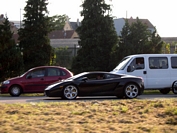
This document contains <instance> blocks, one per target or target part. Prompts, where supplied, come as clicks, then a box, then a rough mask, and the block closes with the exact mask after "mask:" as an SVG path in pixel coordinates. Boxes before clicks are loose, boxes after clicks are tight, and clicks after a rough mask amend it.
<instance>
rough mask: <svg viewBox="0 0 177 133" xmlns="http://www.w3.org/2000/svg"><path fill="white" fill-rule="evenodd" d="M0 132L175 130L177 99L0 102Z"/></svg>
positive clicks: (139, 132)
mask: <svg viewBox="0 0 177 133" xmlns="http://www.w3.org/2000/svg"><path fill="white" fill-rule="evenodd" d="M0 114H1V118H0V125H1V128H0V132H1V133H49V132H50V133H175V132H177V126H176V124H177V99H170V100H138V99H133V100H112V101H111V100H108V101H106V100H105V101H97V100H95V101H87V102H84V101H74V102H73V101H72V102H70V101H68V102H62V101H60V102H58V103H56V102H54V103H53V102H51V103H43V102H41V103H25V104H22V103H21V104H20V103H18V104H4V103H0Z"/></svg>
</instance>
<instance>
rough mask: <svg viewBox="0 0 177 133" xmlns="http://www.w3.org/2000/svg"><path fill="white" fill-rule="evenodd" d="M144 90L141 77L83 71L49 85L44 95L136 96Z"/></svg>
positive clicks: (70, 96) (63, 96)
mask: <svg viewBox="0 0 177 133" xmlns="http://www.w3.org/2000/svg"><path fill="white" fill-rule="evenodd" d="M143 91H144V82H143V79H142V78H141V77H135V76H130V75H121V74H115V73H110V72H83V73H80V74H77V75H75V76H73V77H70V78H68V79H66V80H62V81H60V82H56V83H53V84H51V85H49V86H48V87H47V88H46V89H45V91H44V94H45V96H48V97H62V98H63V99H69V100H72V99H75V98H76V97H77V96H117V97H120V98H123V97H126V98H130V99H132V98H136V97H137V96H138V95H141V94H142V93H143Z"/></svg>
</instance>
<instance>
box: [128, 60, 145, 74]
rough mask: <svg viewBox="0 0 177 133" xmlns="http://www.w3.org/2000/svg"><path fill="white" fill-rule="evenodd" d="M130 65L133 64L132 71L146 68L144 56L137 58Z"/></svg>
mask: <svg viewBox="0 0 177 133" xmlns="http://www.w3.org/2000/svg"><path fill="white" fill-rule="evenodd" d="M130 66H131V71H134V70H139V69H144V58H143V57H140V58H135V59H134V60H133V61H132V62H131V64H130Z"/></svg>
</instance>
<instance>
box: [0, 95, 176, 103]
mask: <svg viewBox="0 0 177 133" xmlns="http://www.w3.org/2000/svg"><path fill="white" fill-rule="evenodd" d="M170 98H174V99H177V95H174V94H168V95H161V94H158V95H152V94H151V95H141V96H139V97H137V99H148V100H157V99H170ZM90 100H100V101H101V100H102V101H103V100H121V99H117V98H116V97H110V96H109V97H78V98H77V99H76V100H73V101H90ZM64 101H68V100H62V99H61V98H59V97H57V98H49V97H44V96H20V97H11V96H1V95H0V103H29V102H64Z"/></svg>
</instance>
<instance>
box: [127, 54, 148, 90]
mask: <svg viewBox="0 0 177 133" xmlns="http://www.w3.org/2000/svg"><path fill="white" fill-rule="evenodd" d="M147 64H148V62H147V59H146V57H136V58H134V59H133V60H132V61H131V62H130V64H129V65H128V68H126V69H127V72H126V74H128V75H133V76H138V77H142V78H143V80H144V86H145V88H146V87H147V84H148V83H147Z"/></svg>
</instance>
